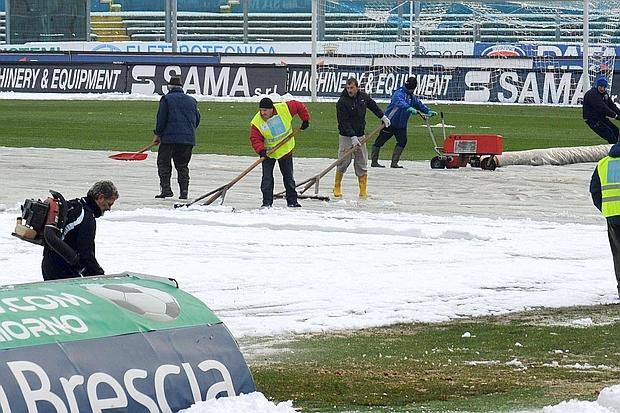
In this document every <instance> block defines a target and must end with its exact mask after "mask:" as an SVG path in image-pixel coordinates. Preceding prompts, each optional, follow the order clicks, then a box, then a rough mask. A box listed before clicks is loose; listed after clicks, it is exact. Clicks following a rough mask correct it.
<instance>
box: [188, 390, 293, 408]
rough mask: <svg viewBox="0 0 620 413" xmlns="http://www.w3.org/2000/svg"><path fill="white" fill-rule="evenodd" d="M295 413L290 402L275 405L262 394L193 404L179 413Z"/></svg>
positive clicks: (257, 393) (243, 395)
mask: <svg viewBox="0 0 620 413" xmlns="http://www.w3.org/2000/svg"><path fill="white" fill-rule="evenodd" d="M181 412H182V413H297V410H295V409H294V408H293V403H292V402H291V401H287V402H281V403H278V404H277V405H276V404H274V403H272V402H270V401H269V400H267V399H266V398H265V396H264V395H263V394H262V393H259V392H255V393H251V394H242V395H241V396H236V397H222V398H219V399H211V400H207V401H205V402H200V403H196V404H194V405H193V406H192V407H190V408H189V409H185V410H181V411H180V412H179V413H181Z"/></svg>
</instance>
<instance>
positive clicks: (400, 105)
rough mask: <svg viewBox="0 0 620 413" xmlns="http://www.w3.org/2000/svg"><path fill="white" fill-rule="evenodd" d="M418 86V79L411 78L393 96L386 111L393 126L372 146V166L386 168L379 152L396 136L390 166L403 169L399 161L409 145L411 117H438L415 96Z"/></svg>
mask: <svg viewBox="0 0 620 413" xmlns="http://www.w3.org/2000/svg"><path fill="white" fill-rule="evenodd" d="M417 85H418V81H417V79H416V78H415V77H414V76H410V77H409V78H408V79H407V81H406V82H405V86H401V87H399V88H398V89H396V91H395V92H394V94H393V95H392V100H391V102H390V104H389V105H388V107H387V109H386V110H385V116H387V117H388V118H390V121H391V124H390V126H389V127H387V128H384V129H383V130H382V131H381V133H380V134H379V136H378V137H377V139H376V140H375V143H374V144H373V145H372V152H371V156H370V159H371V161H372V162H371V163H370V166H373V167H375V168H384V166H383V165H381V164H380V163H379V151H380V150H381V147H382V146H383V145H384V144H385V143H386V142H387V141H388V140H389V139H390V138H391V137H392V136H396V146H395V147H394V152H393V153H392V163H391V165H390V166H391V167H392V168H402V166H400V165H399V164H398V161H400V155H401V154H402V153H403V150H404V149H405V146H406V145H407V121H408V120H409V116H411V115H415V114H416V113H417V111H420V112H421V113H424V114H425V115H427V116H435V115H437V112H435V111H434V110H431V109H429V108H428V107H427V106H425V105H424V103H422V102H421V101H420V99H418V97H417V96H416V95H414V94H413V92H414V90H415V88H416V86H417Z"/></svg>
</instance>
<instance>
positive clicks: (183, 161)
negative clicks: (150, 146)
mask: <svg viewBox="0 0 620 413" xmlns="http://www.w3.org/2000/svg"><path fill="white" fill-rule="evenodd" d="M193 149H194V147H193V146H192V145H181V144H173V143H162V144H160V145H159V150H158V152H157V174H158V175H159V185H160V186H161V189H162V191H168V190H170V177H171V176H172V161H174V167H175V169H176V170H177V181H178V183H179V189H180V190H181V192H183V191H185V192H187V189H188V187H189V161H190V159H192V150H193Z"/></svg>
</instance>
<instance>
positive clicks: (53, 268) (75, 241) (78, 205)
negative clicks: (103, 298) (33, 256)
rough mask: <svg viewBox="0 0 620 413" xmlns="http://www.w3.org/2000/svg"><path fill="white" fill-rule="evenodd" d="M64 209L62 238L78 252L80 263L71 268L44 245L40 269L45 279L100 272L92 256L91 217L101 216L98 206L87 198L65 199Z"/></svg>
mask: <svg viewBox="0 0 620 413" xmlns="http://www.w3.org/2000/svg"><path fill="white" fill-rule="evenodd" d="M67 209H68V210H67V220H66V224H65V227H64V229H63V231H62V238H63V240H64V242H65V243H67V244H68V245H69V246H70V247H71V248H73V249H74V250H75V252H77V254H78V255H79V257H80V265H79V268H73V267H71V266H70V265H69V264H68V263H67V262H66V261H65V260H64V259H63V258H62V257H61V256H60V255H58V254H57V253H56V252H54V251H53V250H52V249H51V248H50V247H48V246H45V247H44V248H43V262H42V263H41V270H42V272H43V279H44V280H46V281H47V280H58V279H61V278H74V277H80V276H87V275H101V274H103V269H102V268H101V266H100V265H99V263H98V262H97V259H96V258H95V232H96V230H97V223H96V222H95V218H99V217H100V216H101V209H100V208H99V206H98V205H97V203H96V202H95V200H94V199H92V198H90V197H85V198H77V199H72V200H70V201H68V205H67Z"/></svg>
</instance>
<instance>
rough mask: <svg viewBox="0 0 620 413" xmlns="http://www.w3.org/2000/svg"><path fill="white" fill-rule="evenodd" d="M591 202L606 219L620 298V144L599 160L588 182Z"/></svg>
mask: <svg viewBox="0 0 620 413" xmlns="http://www.w3.org/2000/svg"><path fill="white" fill-rule="evenodd" d="M590 194H592V202H593V203H594V206H595V207H597V208H598V210H599V211H601V213H602V214H603V216H604V217H605V218H606V219H607V235H608V237H609V245H610V246H611V255H612V257H613V260H614V271H615V273H616V281H617V284H618V296H619V297H620V143H616V144H614V145H613V146H612V147H611V149H610V150H609V156H606V157H604V158H603V159H601V160H600V161H599V162H598V164H597V165H596V169H594V173H593V174H592V179H591V180H590Z"/></svg>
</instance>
